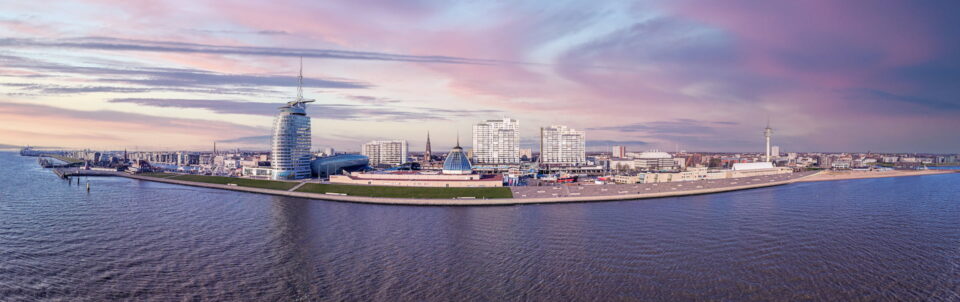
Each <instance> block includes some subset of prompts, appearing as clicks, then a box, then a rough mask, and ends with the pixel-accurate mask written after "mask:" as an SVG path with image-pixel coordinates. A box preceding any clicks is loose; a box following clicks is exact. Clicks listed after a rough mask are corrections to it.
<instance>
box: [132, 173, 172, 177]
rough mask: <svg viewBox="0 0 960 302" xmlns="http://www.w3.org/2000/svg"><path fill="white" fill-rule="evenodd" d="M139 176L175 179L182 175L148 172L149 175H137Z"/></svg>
mask: <svg viewBox="0 0 960 302" xmlns="http://www.w3.org/2000/svg"><path fill="white" fill-rule="evenodd" d="M137 175H139V176H147V177H156V178H170V177H174V176H177V175H180V174H174V173H161V172H147V173H139V174H137Z"/></svg>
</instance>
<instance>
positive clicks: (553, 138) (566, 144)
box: [540, 125, 587, 165]
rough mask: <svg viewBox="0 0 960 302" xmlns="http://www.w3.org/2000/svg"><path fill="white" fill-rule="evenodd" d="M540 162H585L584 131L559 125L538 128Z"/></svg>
mask: <svg viewBox="0 0 960 302" xmlns="http://www.w3.org/2000/svg"><path fill="white" fill-rule="evenodd" d="M540 162H541V163H544V164H563V165H582V164H586V163H587V155H586V139H585V134H584V132H583V131H577V130H575V129H572V128H567V126H560V125H554V126H550V127H543V128H540Z"/></svg>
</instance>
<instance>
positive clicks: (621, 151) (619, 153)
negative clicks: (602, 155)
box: [610, 146, 627, 158]
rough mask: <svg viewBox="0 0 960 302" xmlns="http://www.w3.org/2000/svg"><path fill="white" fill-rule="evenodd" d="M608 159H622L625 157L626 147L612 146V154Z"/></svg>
mask: <svg viewBox="0 0 960 302" xmlns="http://www.w3.org/2000/svg"><path fill="white" fill-rule="evenodd" d="M610 157H614V158H624V157H627V147H626V146H613V153H612V154H611V155H610Z"/></svg>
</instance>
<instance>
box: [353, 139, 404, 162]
mask: <svg viewBox="0 0 960 302" xmlns="http://www.w3.org/2000/svg"><path fill="white" fill-rule="evenodd" d="M408 148H409V145H408V144H407V141H406V140H402V139H401V140H376V141H371V142H369V143H366V144H363V148H362V150H361V152H360V153H361V154H363V155H365V156H367V157H369V158H370V165H371V166H376V165H380V164H387V165H401V164H404V163H406V162H407V150H408Z"/></svg>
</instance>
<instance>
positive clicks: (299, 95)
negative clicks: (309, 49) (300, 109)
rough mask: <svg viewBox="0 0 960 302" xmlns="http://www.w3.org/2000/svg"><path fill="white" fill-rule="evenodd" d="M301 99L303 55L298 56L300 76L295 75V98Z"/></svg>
mask: <svg viewBox="0 0 960 302" xmlns="http://www.w3.org/2000/svg"><path fill="white" fill-rule="evenodd" d="M302 99H303V56H300V76H299V77H297V100H298V101H299V100H302Z"/></svg>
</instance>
